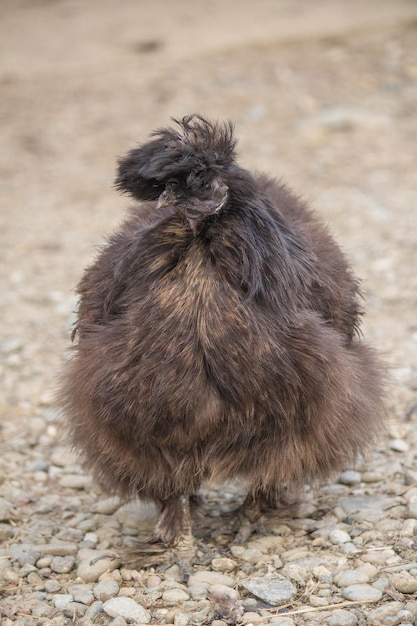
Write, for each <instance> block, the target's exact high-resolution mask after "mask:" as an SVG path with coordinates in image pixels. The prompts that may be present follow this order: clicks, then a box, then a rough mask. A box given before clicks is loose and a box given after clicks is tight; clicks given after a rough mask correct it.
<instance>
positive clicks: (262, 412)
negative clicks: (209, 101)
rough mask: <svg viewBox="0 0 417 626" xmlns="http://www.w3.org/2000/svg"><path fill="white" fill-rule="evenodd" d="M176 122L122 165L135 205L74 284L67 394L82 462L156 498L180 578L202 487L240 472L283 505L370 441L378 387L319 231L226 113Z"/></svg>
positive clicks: (353, 301)
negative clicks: (239, 141) (193, 500)
mask: <svg viewBox="0 0 417 626" xmlns="http://www.w3.org/2000/svg"><path fill="white" fill-rule="evenodd" d="M176 124H177V126H176V128H168V129H163V130H158V131H157V132H155V133H154V134H153V138H152V139H151V140H150V141H149V142H148V143H145V144H144V145H142V146H141V147H139V148H137V149H134V150H132V151H131V152H129V153H128V155H127V156H126V157H125V158H122V159H120V161H119V169H118V176H117V180H116V187H117V188H118V189H119V190H120V191H122V192H126V193H129V194H130V195H131V196H133V198H135V199H136V200H139V201H141V202H140V203H139V204H137V205H136V206H135V207H134V208H133V209H132V211H131V214H130V217H129V218H128V219H127V221H126V222H125V223H124V224H123V226H122V227H121V229H120V231H119V232H118V233H116V234H115V235H113V236H112V237H111V239H110V241H109V243H108V245H107V246H106V247H105V248H104V249H103V250H102V251H101V253H100V254H99V256H98V258H97V259H96V261H95V263H94V264H93V265H92V266H91V267H90V268H89V269H88V270H87V271H86V273H85V274H84V277H83V279H82V281H81V283H80V285H79V287H78V291H79V294H80V304H79V313H78V325H77V331H78V335H79V340H78V345H77V346H76V349H75V354H74V357H73V359H72V360H71V361H70V362H69V364H68V366H67V369H66V371H65V373H64V377H63V383H62V398H63V403H64V406H65V410H66V415H67V423H68V428H69V431H70V436H71V441H72V444H73V445H74V446H75V447H76V448H77V449H78V450H80V451H81V453H82V457H83V460H84V463H85V466H86V467H88V468H90V469H91V470H92V473H93V475H94V476H95V478H96V479H97V480H98V481H99V482H100V483H101V484H102V485H104V487H105V488H107V489H108V490H109V491H110V492H117V493H119V494H121V495H122V496H135V495H137V496H139V497H140V498H143V499H145V500H146V499H147V500H151V501H153V502H156V503H157V504H158V505H159V506H160V508H161V516H160V519H159V522H158V524H157V527H156V529H155V533H154V537H153V540H154V541H160V542H162V543H163V544H164V545H166V546H173V547H174V549H175V550H176V557H177V560H178V561H179V562H180V564H181V566H182V567H183V570H184V575H185V576H186V575H187V569H188V565H187V563H189V560H190V557H192V550H193V541H192V534H191V527H190V512H189V499H190V497H192V496H195V495H196V494H197V492H198V490H199V488H200V486H201V485H202V483H205V482H206V481H216V482H219V481H220V482H221V481H225V480H227V479H230V478H235V477H239V478H241V479H242V480H243V481H245V482H246V484H247V489H248V497H247V499H246V501H245V503H244V505H243V510H244V511H245V510H246V511H250V514H251V517H252V520H253V519H254V517H256V511H258V512H261V511H262V510H264V509H266V508H273V507H277V506H278V505H279V503H280V500H281V498H282V495H283V491H284V489H288V488H294V487H297V486H301V485H302V484H303V483H312V482H316V481H317V480H319V479H323V478H326V477H328V476H330V475H331V474H332V473H334V472H337V471H339V470H341V469H343V468H344V467H345V466H346V465H347V464H349V463H350V462H352V461H353V460H354V459H355V457H356V456H357V455H358V453H361V452H363V451H364V449H366V447H367V446H368V445H369V444H370V442H371V441H372V439H373V436H374V434H375V432H376V431H377V430H378V429H379V427H380V415H381V385H380V372H379V366H378V363H377V361H376V359H375V357H374V354H373V352H372V351H371V350H370V348H369V347H367V346H366V345H365V344H364V343H363V342H362V341H359V339H358V328H359V322H360V316H361V310H360V306H359V303H358V299H359V289H358V283H357V281H356V280H355V278H354V277H353V275H352V272H351V270H350V268H349V266H348V264H347V262H346V260H345V258H344V256H343V254H342V252H341V251H340V249H339V248H338V246H337V245H336V244H335V242H334V241H333V239H332V238H331V237H330V235H329V234H328V232H327V230H326V229H325V228H324V227H323V226H322V225H321V224H320V223H319V222H318V220H317V218H316V217H315V216H314V215H313V214H312V213H311V212H310V211H309V210H308V209H307V208H306V207H305V206H304V204H303V203H302V202H300V201H299V200H298V199H297V198H296V197H295V196H294V195H293V194H292V193H290V192H289V191H288V190H287V189H286V188H285V187H284V186H283V185H281V184H278V183H276V182H275V181H273V180H270V179H268V178H266V177H264V176H255V175H253V174H250V173H249V172H248V171H246V170H244V169H242V168H241V167H239V166H238V165H237V164H236V162H235V142H234V139H233V132H232V130H233V129H232V125H231V124H226V125H221V124H217V123H212V122H210V121H207V120H206V119H204V118H202V117H200V116H197V115H194V116H189V117H185V118H184V119H182V120H181V121H177V122H176ZM254 511H255V515H254ZM240 536H241V537H242V535H240Z"/></svg>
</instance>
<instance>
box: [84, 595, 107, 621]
mask: <svg viewBox="0 0 417 626" xmlns="http://www.w3.org/2000/svg"><path fill="white" fill-rule="evenodd" d="M100 613H103V603H102V602H100V601H99V600H97V601H96V602H93V604H92V605H91V606H89V607H88V609H87V610H86V612H85V617H88V618H89V619H91V620H93V619H94V618H95V617H97V615H100Z"/></svg>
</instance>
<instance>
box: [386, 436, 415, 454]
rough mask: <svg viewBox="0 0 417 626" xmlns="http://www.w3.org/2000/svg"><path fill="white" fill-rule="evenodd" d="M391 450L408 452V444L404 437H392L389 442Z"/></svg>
mask: <svg viewBox="0 0 417 626" xmlns="http://www.w3.org/2000/svg"><path fill="white" fill-rule="evenodd" d="M389 447H390V448H391V450H394V451H395V452H408V450H409V449H410V446H409V445H408V443H407V442H406V441H404V439H392V440H391V441H390V443H389Z"/></svg>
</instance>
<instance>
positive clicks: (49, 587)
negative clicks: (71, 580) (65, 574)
mask: <svg viewBox="0 0 417 626" xmlns="http://www.w3.org/2000/svg"><path fill="white" fill-rule="evenodd" d="M61 589H62V585H61V584H60V583H59V582H58V581H57V580H53V579H52V580H47V581H46V582H45V591H46V592H47V593H57V591H60V590H61Z"/></svg>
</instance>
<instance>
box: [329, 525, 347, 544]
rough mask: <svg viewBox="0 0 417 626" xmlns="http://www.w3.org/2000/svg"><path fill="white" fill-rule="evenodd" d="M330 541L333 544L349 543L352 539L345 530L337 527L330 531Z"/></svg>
mask: <svg viewBox="0 0 417 626" xmlns="http://www.w3.org/2000/svg"><path fill="white" fill-rule="evenodd" d="M329 541H331V542H332V543H333V544H340V543H347V542H348V541H350V536H349V535H348V534H347V532H345V531H344V530H340V529H339V528H335V529H334V530H332V531H331V532H330V533H329Z"/></svg>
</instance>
